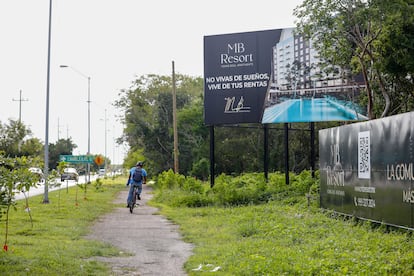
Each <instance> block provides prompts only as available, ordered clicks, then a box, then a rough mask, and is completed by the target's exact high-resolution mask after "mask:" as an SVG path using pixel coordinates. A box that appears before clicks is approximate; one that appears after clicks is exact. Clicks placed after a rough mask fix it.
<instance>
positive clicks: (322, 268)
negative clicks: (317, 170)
mask: <svg viewBox="0 0 414 276" xmlns="http://www.w3.org/2000/svg"><path fill="white" fill-rule="evenodd" d="M165 179H167V180H168V182H169V184H168V185H164V184H165V183H164V180H165ZM174 179H175V180H174ZM190 183H192V184H191V185H194V187H195V189H194V188H191V187H189V186H191V185H190ZM157 187H158V189H157V192H156V196H155V197H154V199H155V201H154V204H155V205H157V206H159V207H161V213H162V214H164V215H166V216H167V217H169V218H170V219H172V220H173V221H174V222H176V223H178V224H179V225H180V229H181V231H182V233H183V235H184V237H185V239H186V240H187V241H189V242H191V243H194V244H195V249H194V255H193V256H191V257H190V259H189V260H188V262H187V263H186V265H185V267H186V270H187V271H188V273H189V274H190V275H204V274H211V271H212V270H213V269H214V268H215V269H216V270H217V272H215V273H216V274H215V275H412V274H414V251H413V250H412V248H414V239H413V238H412V233H411V232H410V231H405V230H401V229H395V228H389V227H385V226H383V225H378V224H374V223H370V222H361V221H357V220H353V219H350V218H346V217H342V216H338V215H336V214H335V213H333V212H329V211H324V210H321V209H319V208H318V190H319V186H318V179H312V177H311V176H310V173H309V172H304V173H302V174H300V175H292V176H291V184H290V185H288V186H286V185H285V183H284V175H283V174H279V173H274V174H271V175H270V177H269V182H268V183H266V182H265V181H264V179H263V177H262V176H260V175H258V174H246V175H243V176H240V177H232V176H226V175H221V176H219V177H218V178H217V179H216V186H215V187H213V188H210V187H209V186H208V185H207V184H205V183H201V182H198V181H196V180H194V179H189V178H185V177H183V176H180V175H174V174H173V173H171V172H166V173H165V174H164V175H161V176H160V177H159V178H158V183H157ZM200 187H202V189H201V188H200ZM307 195H308V196H307ZM308 198H313V201H312V202H311V204H310V205H308ZM196 203H197V204H196ZM195 206H198V207H195Z"/></svg>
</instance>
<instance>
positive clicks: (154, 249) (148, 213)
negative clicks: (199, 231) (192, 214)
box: [87, 185, 193, 276]
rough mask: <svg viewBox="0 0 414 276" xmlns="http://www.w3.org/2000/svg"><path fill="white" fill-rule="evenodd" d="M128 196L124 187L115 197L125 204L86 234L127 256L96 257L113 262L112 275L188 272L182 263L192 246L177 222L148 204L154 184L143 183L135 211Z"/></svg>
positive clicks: (102, 219) (190, 251)
mask: <svg viewBox="0 0 414 276" xmlns="http://www.w3.org/2000/svg"><path fill="white" fill-rule="evenodd" d="M127 196H128V188H125V191H122V192H121V193H120V194H119V195H118V197H117V199H116V200H115V203H122V204H125V205H124V206H123V208H116V209H115V211H113V212H112V213H110V214H107V215H105V216H103V217H101V218H100V219H99V220H98V221H97V222H96V224H95V225H94V226H93V227H92V229H91V233H90V234H89V235H88V236H87V238H89V239H93V240H99V241H103V242H106V243H109V244H111V245H113V246H116V247H118V248H120V250H121V252H122V254H123V255H124V257H111V258H109V257H97V258H96V259H97V260H99V261H103V262H107V263H109V264H110V266H111V267H112V274H111V275H157V276H158V275H172V276H176V275H177V276H180V275H186V273H185V272H184V269H183V265H184V263H185V261H186V260H187V259H188V257H189V256H190V255H191V254H192V248H193V247H192V245H191V244H188V243H185V242H184V241H183V240H182V238H181V236H180V234H179V232H178V226H177V225H175V224H173V223H172V222H171V221H169V220H167V219H166V218H164V217H163V216H160V215H157V214H156V213H157V211H158V209H157V208H154V207H151V206H148V205H147V204H146V202H147V201H148V200H149V199H151V197H152V194H151V188H150V187H149V186H145V185H144V187H143V192H142V194H141V200H140V201H139V204H140V205H139V206H138V207H136V208H135V209H134V212H133V213H132V214H131V213H130V212H129V208H126V198H127Z"/></svg>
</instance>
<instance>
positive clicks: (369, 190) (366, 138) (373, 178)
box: [319, 112, 414, 229]
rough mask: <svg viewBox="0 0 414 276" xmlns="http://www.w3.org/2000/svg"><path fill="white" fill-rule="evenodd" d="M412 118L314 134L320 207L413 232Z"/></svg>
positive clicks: (393, 118) (413, 114)
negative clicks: (318, 158) (318, 169)
mask: <svg viewBox="0 0 414 276" xmlns="http://www.w3.org/2000/svg"><path fill="white" fill-rule="evenodd" d="M413 141H414V112H411V113H406V114H401V115H396V116H391V117H387V118H383V119H378V120H372V121H367V122H361V123H355V124H350V125H346V126H341V127H336V128H331V129H325V130H320V131H319V156H320V185H321V186H320V195H321V207H322V208H326V209H332V210H335V211H337V212H340V213H343V214H348V215H352V216H356V217H359V218H365V219H369V220H373V221H377V222H381V223H386V224H389V225H396V226H400V227H404V228H410V229H414V209H413V207H414V187H413V184H414V165H413V164H414V143H413Z"/></svg>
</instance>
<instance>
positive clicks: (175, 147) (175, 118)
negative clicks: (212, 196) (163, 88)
mask: <svg viewBox="0 0 414 276" xmlns="http://www.w3.org/2000/svg"><path fill="white" fill-rule="evenodd" d="M172 82H173V85H172V87H173V128H174V172H175V173H178V172H179V171H178V154H179V153H178V133H177V97H176V91H175V69H174V61H173V62H172Z"/></svg>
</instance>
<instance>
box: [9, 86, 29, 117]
mask: <svg viewBox="0 0 414 276" xmlns="http://www.w3.org/2000/svg"><path fill="white" fill-rule="evenodd" d="M12 101H13V102H19V123H21V122H22V102H27V101H28V99H22V90H21V89H20V97H19V99H18V100H16V99H12Z"/></svg>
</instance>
